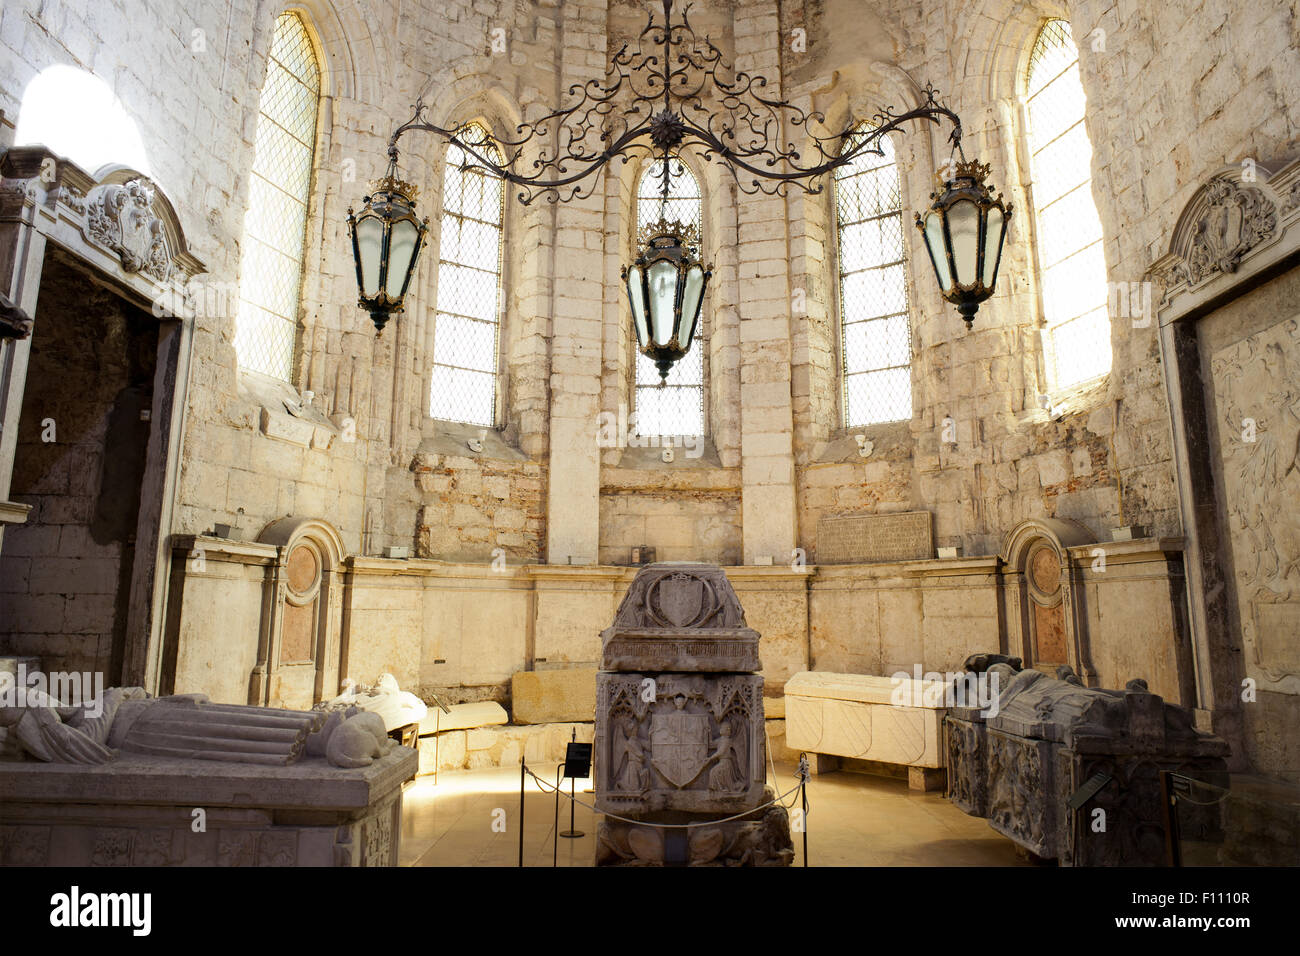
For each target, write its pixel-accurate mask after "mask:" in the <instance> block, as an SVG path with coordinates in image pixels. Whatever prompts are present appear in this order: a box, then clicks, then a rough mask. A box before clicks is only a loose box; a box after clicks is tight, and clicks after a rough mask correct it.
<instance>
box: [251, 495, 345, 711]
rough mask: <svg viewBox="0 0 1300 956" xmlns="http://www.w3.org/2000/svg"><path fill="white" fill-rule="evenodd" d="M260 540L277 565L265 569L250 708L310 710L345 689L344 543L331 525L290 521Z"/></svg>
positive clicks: (320, 521)
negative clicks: (273, 550) (342, 671)
mask: <svg viewBox="0 0 1300 956" xmlns="http://www.w3.org/2000/svg"><path fill="white" fill-rule="evenodd" d="M257 540H258V541H260V542H262V543H264V544H272V545H275V547H276V560H275V561H274V562H273V563H272V564H271V565H270V566H268V568H267V571H266V583H265V589H264V592H263V600H262V628H261V634H260V636H259V641H258V654H257V665H256V666H255V667H254V668H253V675H252V681H251V683H250V686H249V703H250V704H258V705H262V706H267V707H289V708H306V707H311V706H312V705H313V704H316V703H319V702H320V701H321V700H322V699H325V698H326V697H332V696H333V695H334V693H335V692H336V690H337V688H338V685H339V679H340V674H339V667H340V661H341V659H342V652H343V648H342V632H343V629H342V588H341V586H340V582H339V578H338V575H339V566H340V564H341V562H342V560H343V557H344V555H345V554H346V552H345V550H344V547H343V539H342V538H341V537H340V536H339V533H338V530H337V529H336V528H335V527H334V526H333V525H332V524H330V523H329V522H328V521H325V520H323V519H320V518H300V517H288V518H281V519H279V520H278V521H273V522H271V524H269V525H267V526H266V528H265V530H263V531H262V533H261V534H260V535H259V536H258V539H257Z"/></svg>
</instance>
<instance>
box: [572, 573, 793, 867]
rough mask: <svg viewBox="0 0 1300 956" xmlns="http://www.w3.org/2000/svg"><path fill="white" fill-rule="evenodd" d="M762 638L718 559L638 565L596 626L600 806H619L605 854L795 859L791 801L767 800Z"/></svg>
mask: <svg viewBox="0 0 1300 956" xmlns="http://www.w3.org/2000/svg"><path fill="white" fill-rule="evenodd" d="M758 638H759V635H758V632H757V631H754V630H753V629H752V628H749V627H747V626H746V625H745V613H744V611H743V609H742V608H741V606H740V602H739V600H737V598H736V593H735V591H733V590H732V588H731V584H730V583H729V582H728V581H727V578H726V575H725V574H724V573H723V571H722V569H721V568H719V567H716V566H714V565H707V564H688V563H680V564H679V563H663V564H653V565H649V566H647V567H645V568H643V569H642V570H641V571H640V572H639V573H638V574H637V576H636V578H635V579H634V580H633V582H632V585H631V587H630V588H629V589H628V593H627V595H626V596H625V597H624V599H623V602H622V604H621V605H619V609H618V612H617V614H616V615H615V618H614V623H613V624H612V625H611V626H610V627H609V628H607V629H606V630H605V631H603V632H602V633H601V644H602V664H601V667H602V670H601V673H600V674H599V675H598V676H597V684H596V736H595V751H596V805H597V807H598V808H599V809H600V810H601V811H602V812H604V813H606V814H612V815H617V816H618V817H622V818H624V819H621V820H620V819H615V818H614V817H612V816H611V817H607V819H606V820H605V822H603V823H602V824H601V826H600V830H599V832H598V834H597V841H596V842H597V848H596V863H597V865H598V866H604V865H642V866H663V865H674V864H680V865H688V864H689V865H728V866H787V865H789V863H790V861H791V860H792V859H793V856H794V850H793V846H792V844H791V841H790V826H789V817H788V814H787V813H786V810H785V808H784V807H782V806H781V805H780V804H775V805H772V806H766V805H767V804H769V803H771V801H772V799H773V792H772V791H771V790H770V789H768V788H767V786H766V783H765V781H766V776H767V774H766V754H767V750H766V740H765V737H764V730H763V727H764V724H763V678H762V677H760V676H759V675H758V674H757V673H755V672H756V671H757V670H758V669H759V667H760V664H759V657H758ZM737 816H739V819H727V818H730V817H737ZM629 820H631V821H635V822H628V821H629ZM715 820H716V821H724V822H718V823H716V824H713V825H710V824H711V823H712V821H715ZM665 824H676V825H678V826H672V827H666V826H664V825H665ZM681 824H694V825H693V826H689V827H683V826H680V825H681Z"/></svg>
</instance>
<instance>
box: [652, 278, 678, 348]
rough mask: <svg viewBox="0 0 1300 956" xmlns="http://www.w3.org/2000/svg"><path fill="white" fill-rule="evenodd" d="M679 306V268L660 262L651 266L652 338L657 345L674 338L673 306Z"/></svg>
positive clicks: (665, 343)
mask: <svg viewBox="0 0 1300 956" xmlns="http://www.w3.org/2000/svg"><path fill="white" fill-rule="evenodd" d="M676 304H677V267H676V266H675V265H673V264H672V263H671V262H665V261H664V260H662V259H661V260H660V261H658V262H654V263H651V265H650V336H651V338H653V339H654V342H655V344H656V345H667V344H668V342H669V340H670V339H672V337H673V324H674V322H673V306H675V305H676Z"/></svg>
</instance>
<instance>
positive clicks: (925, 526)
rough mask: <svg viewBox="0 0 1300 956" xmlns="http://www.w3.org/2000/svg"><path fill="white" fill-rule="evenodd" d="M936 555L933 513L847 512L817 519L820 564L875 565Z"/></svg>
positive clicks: (818, 560) (818, 559)
mask: <svg viewBox="0 0 1300 956" xmlns="http://www.w3.org/2000/svg"><path fill="white" fill-rule="evenodd" d="M932 557H934V539H933V536H932V534H931V528H930V512H928V511H905V512H903V513H902V514H892V515H847V516H844V517H839V518H822V519H821V520H820V521H818V522H817V563H818V564H873V563H879V562H883V561H912V560H916V559H919V558H932Z"/></svg>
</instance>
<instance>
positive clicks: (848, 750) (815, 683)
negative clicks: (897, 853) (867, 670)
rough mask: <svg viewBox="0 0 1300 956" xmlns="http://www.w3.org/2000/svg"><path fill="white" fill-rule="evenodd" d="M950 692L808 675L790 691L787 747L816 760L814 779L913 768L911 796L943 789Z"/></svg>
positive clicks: (796, 679)
mask: <svg viewBox="0 0 1300 956" xmlns="http://www.w3.org/2000/svg"><path fill="white" fill-rule="evenodd" d="M944 690H945V685H944V684H943V683H942V682H940V681H933V680H931V681H924V680H913V679H911V678H906V679H904V678H899V679H895V678H892V677H877V676H874V675H870V674H831V673H821V672H811V671H803V672H801V673H798V674H795V675H794V676H793V677H791V678H790V679H789V680H788V681H786V684H785V737H786V746H787V747H789V748H790V749H791V750H794V751H805V752H807V753H808V754H810V755H815V759H812V760H810V764H811V767H812V769H813V771H814V772H819V773H825V772H828V771H831V770H835V769H838V767H839V761H840V759H841V758H852V759H855V760H870V761H874V762H876V763H884V764H896V765H901V766H905V767H907V783H908V787H909V788H910V789H913V790H938V789H942V787H943V786H944V783H945V781H946V778H945V773H944V766H945V749H944V746H943V718H944V714H945V712H946V707H945V706H944V701H945V697H944ZM896 695H901V696H902V699H905V700H907V701H909V702H911V704H914V705H915V706H913V705H902V704H898V703H895V701H896V700H898V699H899V697H898V696H896Z"/></svg>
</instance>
